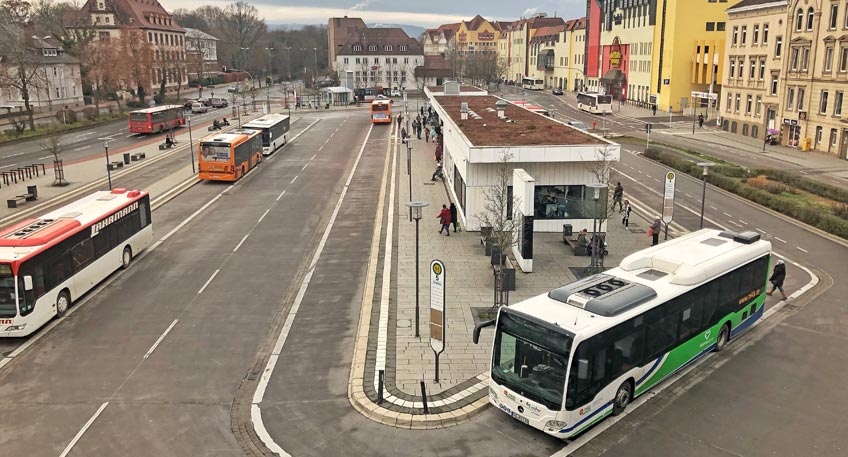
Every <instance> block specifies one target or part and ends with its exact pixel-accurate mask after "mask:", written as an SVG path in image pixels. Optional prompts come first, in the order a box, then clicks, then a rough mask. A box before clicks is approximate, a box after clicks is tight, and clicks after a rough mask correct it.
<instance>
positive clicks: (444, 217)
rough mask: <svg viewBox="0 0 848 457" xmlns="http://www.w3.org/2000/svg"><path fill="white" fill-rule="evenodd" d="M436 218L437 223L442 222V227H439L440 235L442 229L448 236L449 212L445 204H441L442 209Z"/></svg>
mask: <svg viewBox="0 0 848 457" xmlns="http://www.w3.org/2000/svg"><path fill="white" fill-rule="evenodd" d="M436 218H438V219H439V223H440V224H442V228H440V229H439V235H441V234H442V230H444V231H445V233H446V234H447V235H448V236H450V223H451V213H450V210H449V209H448V206H447V205H442V210H441V211H440V212H439V215H438V216H436Z"/></svg>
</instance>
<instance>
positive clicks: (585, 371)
mask: <svg viewBox="0 0 848 457" xmlns="http://www.w3.org/2000/svg"><path fill="white" fill-rule="evenodd" d="M577 379H579V380H581V381H585V380H587V379H589V361H588V360H586V359H578V360H577Z"/></svg>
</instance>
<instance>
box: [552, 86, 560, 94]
mask: <svg viewBox="0 0 848 457" xmlns="http://www.w3.org/2000/svg"><path fill="white" fill-rule="evenodd" d="M551 93H552V94H553V95H562V89H557V88H556V87H554V89H553V90H552V91H551Z"/></svg>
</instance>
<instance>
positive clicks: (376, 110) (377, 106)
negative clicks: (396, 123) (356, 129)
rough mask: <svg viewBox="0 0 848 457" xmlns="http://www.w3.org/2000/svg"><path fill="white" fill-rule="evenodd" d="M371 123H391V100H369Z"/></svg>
mask: <svg viewBox="0 0 848 457" xmlns="http://www.w3.org/2000/svg"><path fill="white" fill-rule="evenodd" d="M371 123H372V124H391V123H392V101H391V100H374V101H373V102H371Z"/></svg>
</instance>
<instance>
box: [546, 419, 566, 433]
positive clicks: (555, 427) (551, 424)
mask: <svg viewBox="0 0 848 457" xmlns="http://www.w3.org/2000/svg"><path fill="white" fill-rule="evenodd" d="M566 425H568V424H566V423H565V422H563V421H547V422H545V431H548V432H558V431H560V430H562V429H563V428H565V426H566Z"/></svg>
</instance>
